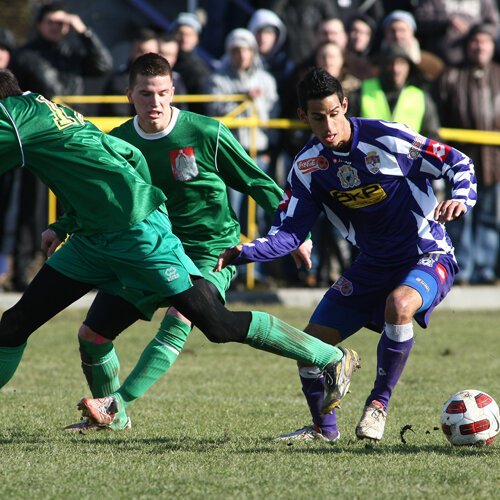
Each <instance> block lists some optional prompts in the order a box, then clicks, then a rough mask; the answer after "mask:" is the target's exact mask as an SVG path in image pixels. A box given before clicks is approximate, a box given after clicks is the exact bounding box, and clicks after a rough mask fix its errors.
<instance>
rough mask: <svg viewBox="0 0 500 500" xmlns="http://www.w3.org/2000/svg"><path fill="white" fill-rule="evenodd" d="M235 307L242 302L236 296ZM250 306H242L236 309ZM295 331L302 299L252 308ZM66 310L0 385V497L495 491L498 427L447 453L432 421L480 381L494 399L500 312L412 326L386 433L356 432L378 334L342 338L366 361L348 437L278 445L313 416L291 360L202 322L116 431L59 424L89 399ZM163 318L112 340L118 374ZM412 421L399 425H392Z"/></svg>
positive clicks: (351, 399)
mask: <svg viewBox="0 0 500 500" xmlns="http://www.w3.org/2000/svg"><path fill="white" fill-rule="evenodd" d="M231 308H232V309H238V308H242V307H238V306H234V305H233V306H231ZM245 308H246V307H245ZM257 308H258V309H261V310H267V311H269V312H271V313H273V314H276V315H277V316H279V317H281V318H283V319H286V320H287V321H288V322H290V323H292V324H293V325H295V326H297V327H303V326H304V325H305V324H306V322H307V320H308V317H309V315H310V312H311V311H310V310H305V309H304V310H301V309H296V308H294V309H291V308H285V307H280V306H272V307H270V306H264V305H262V306H259V307H257ZM83 315H84V312H83V311H75V310H72V311H67V312H65V313H62V314H61V315H59V316H58V317H57V318H55V319H53V320H52V321H51V322H50V323H49V324H48V325H46V326H44V327H43V328H42V329H41V330H40V331H39V332H37V333H36V334H35V335H33V336H32V338H31V340H30V341H29V344H28V347H27V349H26V351H25V355H24V358H23V360H22V362H21V365H20V367H19V369H18V371H17V373H16V375H15V376H14V378H13V379H12V380H11V381H10V382H9V384H8V385H6V386H5V387H4V388H3V389H2V391H1V393H0V401H1V404H0V450H1V454H0V498H1V499H3V500H6V499H24V498H26V499H28V498H29V499H33V498H37V499H49V498H50V499H80V498H81V499H84V498H102V499H108V498H110V499H111V498H118V499H148V498H183V499H184V498H186V499H198V498H199V499H201V498H206V499H219V498H220V499H227V498H237V499H245V498H254V499H261V498H262V499H263V498H270V499H275V498H283V499H292V498H293V499H302V498H303V499H308V500H309V499H312V498H327V497H330V498H340V499H344V498H346V499H358V498H359V499H361V498H363V499H365V498H366V499H372V498H374V499H377V498H380V499H382V498H391V499H392V498H394V499H400V498H401V499H402V498H432V499H441V498H443V499H445V498H450V499H451V498H453V499H457V498H460V499H469V498H470V499H480V498H488V499H491V498H498V497H499V495H500V493H499V492H500V437H499V438H498V440H497V441H496V442H494V443H493V444H492V445H491V446H490V447H488V448H482V449H476V448H454V447H452V446H451V445H450V444H448V442H447V441H446V439H445V437H444V435H443V434H442V433H441V431H440V430H439V421H440V413H441V408H442V405H443V404H444V402H445V401H446V400H447V399H448V397H449V396H451V395H452V394H453V393H454V392H456V391H458V390H461V389H469V388H474V389H481V390H483V391H485V392H488V393H489V394H490V395H492V396H493V397H494V398H495V399H496V400H497V402H500V347H499V346H500V340H499V339H500V337H499V331H498V330H499V327H498V326H499V325H500V311H498V312H474V313H466V312H456V313H450V312H439V311H436V312H435V313H434V314H433V318H432V321H431V327H430V329H428V330H422V329H420V328H418V327H416V342H415V346H414V349H413V352H412V355H411V356H410V360H409V362H408V365H407V368H406V370H405V373H404V374H403V377H402V380H401V381H400V383H399V385H398V387H397V388H396V391H395V393H394V396H393V399H392V402H391V407H390V412H389V416H388V421H387V426H386V432H385V436H384V439H383V441H382V442H381V443H380V444H378V445H377V446H367V445H365V444H364V443H363V442H357V441H356V439H355V437H354V427H355V425H356V423H357V421H358V419H359V417H360V413H361V410H362V407H363V404H364V400H365V398H366V396H367V395H368V393H369V391H370V389H371V387H372V384H373V379H374V372H375V349H376V344H377V341H378V335H376V334H374V333H372V332H369V331H367V330H363V331H361V332H359V333H358V334H357V335H355V336H354V337H353V338H352V339H350V340H348V341H347V344H346V345H349V346H350V347H353V348H355V349H357V350H358V352H359V353H360V356H361V362H362V369H361V370H360V371H359V372H357V373H356V374H355V376H354V378H353V382H352V384H351V391H352V392H351V394H349V395H348V396H347V398H346V400H345V402H344V403H343V404H342V408H341V409H340V410H339V412H338V416H339V423H340V430H341V433H342V439H341V440H340V441H339V442H337V443H335V444H334V445H331V444H329V443H324V442H296V443H294V444H293V445H288V444H286V443H283V442H274V441H273V437H275V436H277V435H278V434H280V433H282V432H288V431H292V430H294V429H297V428H299V427H302V426H303V425H306V424H308V423H309V416H308V415H309V414H308V411H307V408H306V404H305V400H304V398H303V396H302V393H301V388H300V383H299V380H298V376H297V370H296V367H295V363H294V362H293V361H291V360H287V359H284V358H278V357H277V356H273V355H271V354H268V353H264V352H261V351H256V350H253V349H251V348H249V347H248V346H241V345H236V344H232V345H215V344H210V343H209V342H208V341H207V340H206V339H205V338H204V337H203V336H202V335H201V334H200V332H198V331H195V332H193V334H192V335H191V336H190V339H189V341H188V343H187V344H186V347H185V349H184V351H183V353H182V354H181V356H180V358H179V360H178V361H177V363H176V364H175V365H174V366H173V367H172V369H171V370H170V372H169V373H168V374H167V375H166V376H165V377H163V379H162V380H160V381H159V382H158V383H157V384H156V385H155V386H154V387H153V388H152V389H151V390H150V391H149V392H148V393H147V394H146V395H145V397H143V398H142V399H140V400H139V401H137V402H136V403H135V404H134V405H132V406H131V407H129V410H130V411H129V414H130V416H131V417H132V420H133V428H132V429H131V430H130V431H125V432H99V433H86V434H79V433H65V432H62V431H61V428H62V427H64V426H65V425H68V424H70V423H74V422H76V421H78V419H79V413H78V412H77V410H76V403H77V402H78V400H79V399H80V398H81V397H83V396H85V395H88V390H87V387H86V383H85V381H84V378H83V375H82V374H81V371H80V358H79V354H78V348H77V342H76V337H75V335H76V331H77V329H78V326H79V324H80V322H81V320H82V318H83ZM160 317H161V316H160V315H157V316H156V318H155V321H153V322H152V323H151V324H149V323H145V322H141V323H138V324H137V325H135V326H134V327H133V328H131V329H130V330H129V331H128V332H127V333H126V334H124V335H123V336H122V338H119V339H118V341H117V342H116V347H117V351H118V353H119V355H120V358H121V364H122V374H127V373H128V372H129V370H130V369H131V368H132V366H133V363H134V362H135V360H136V358H137V357H138V355H139V352H140V351H142V348H143V347H144V346H145V345H146V344H147V343H148V342H149V340H150V339H151V337H152V335H153V333H154V331H155V329H156V327H157V326H158V324H159V319H160ZM406 425H411V426H412V430H411V431H407V432H406V433H405V434H404V436H403V437H404V440H405V441H406V443H403V441H402V439H401V429H402V428H403V427H404V426H406Z"/></svg>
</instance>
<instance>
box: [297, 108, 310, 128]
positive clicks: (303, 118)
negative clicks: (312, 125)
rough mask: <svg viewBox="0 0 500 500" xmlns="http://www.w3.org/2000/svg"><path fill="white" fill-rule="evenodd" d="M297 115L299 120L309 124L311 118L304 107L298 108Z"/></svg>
mask: <svg viewBox="0 0 500 500" xmlns="http://www.w3.org/2000/svg"><path fill="white" fill-rule="evenodd" d="M297 115H298V116H299V120H300V121H301V122H303V123H305V124H306V125H309V118H307V115H306V113H304V110H303V109H302V108H297Z"/></svg>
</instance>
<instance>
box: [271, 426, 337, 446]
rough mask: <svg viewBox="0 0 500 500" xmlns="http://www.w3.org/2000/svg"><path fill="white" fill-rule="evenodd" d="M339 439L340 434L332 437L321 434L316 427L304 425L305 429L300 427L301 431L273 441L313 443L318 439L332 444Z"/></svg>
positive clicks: (283, 435) (284, 435)
mask: <svg viewBox="0 0 500 500" xmlns="http://www.w3.org/2000/svg"><path fill="white" fill-rule="evenodd" d="M339 438H340V432H337V435H336V436H335V437H332V436H329V435H325V434H323V433H322V431H321V429H320V428H319V427H318V426H317V425H306V426H305V427H302V429H298V430H296V431H294V432H290V433H289V434H282V435H281V436H278V437H277V438H274V441H313V440H315V439H319V440H321V441H328V442H330V443H332V442H333V441H337V439H339Z"/></svg>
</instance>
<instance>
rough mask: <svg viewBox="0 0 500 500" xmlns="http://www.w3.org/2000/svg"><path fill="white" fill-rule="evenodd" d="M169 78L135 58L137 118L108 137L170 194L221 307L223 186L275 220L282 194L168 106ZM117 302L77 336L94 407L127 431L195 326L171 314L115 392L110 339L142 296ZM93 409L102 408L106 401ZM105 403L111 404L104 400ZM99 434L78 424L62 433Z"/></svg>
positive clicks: (108, 302) (226, 208) (155, 59)
mask: <svg viewBox="0 0 500 500" xmlns="http://www.w3.org/2000/svg"><path fill="white" fill-rule="evenodd" d="M171 74H172V73H171V68H170V65H169V63H168V61H167V60H166V59H164V58H163V57H161V56H159V55H158V54H153V53H149V54H145V55H143V56H141V57H139V58H138V59H136V61H135V62H134V63H133V65H132V66H131V69H130V75H129V88H128V89H127V96H128V99H129V101H130V102H131V103H132V104H133V105H134V106H135V109H136V112H137V115H136V116H135V117H134V118H133V119H131V120H128V121H127V122H126V123H124V124H123V125H122V126H120V127H117V128H115V129H114V130H112V131H111V135H113V136H116V137H119V138H121V139H124V140H126V141H127V142H129V143H130V144H132V145H134V146H136V147H137V148H138V149H139V150H140V151H141V152H142V153H143V154H144V156H145V158H146V160H147V163H148V166H149V170H150V173H151V178H152V183H153V184H154V185H155V186H157V187H159V188H160V189H161V190H162V191H163V192H164V193H165V195H166V196H167V200H166V207H167V210H168V214H169V218H170V221H171V223H172V230H173V232H174V234H175V235H176V236H177V237H179V239H180V240H181V242H182V244H183V246H184V250H185V251H186V253H187V255H188V256H189V257H190V258H191V259H192V260H193V262H194V263H195V264H196V265H197V267H198V269H199V270H200V271H201V272H202V274H203V276H204V277H205V278H206V279H207V280H208V281H209V282H210V285H209V286H210V288H211V289H212V292H213V293H214V294H215V296H216V297H217V300H219V301H221V302H222V303H224V302H225V295H226V291H227V289H228V288H229V285H230V282H231V279H232V277H233V275H234V272H235V268H234V266H230V267H228V268H225V269H224V270H223V271H222V272H213V268H214V267H215V265H216V264H217V258H218V256H219V254H220V253H221V252H222V251H223V250H225V249H226V248H227V247H229V246H232V245H237V244H238V243H239V242H240V224H239V222H238V220H237V218H236V216H235V214H234V212H233V209H232V208H231V205H230V203H229V197H228V194H227V187H228V186H229V187H231V188H233V189H236V190H238V191H240V192H243V193H246V194H249V195H251V196H252V197H253V198H254V199H255V200H256V201H257V202H258V203H259V205H260V206H262V207H263V208H264V209H265V210H266V211H267V212H268V213H269V215H271V216H273V215H274V213H275V212H276V209H277V207H278V205H279V202H280V200H281V196H282V194H283V193H282V190H281V189H280V188H279V187H278V185H277V184H276V183H275V182H274V181H273V180H272V179H271V178H270V177H269V176H268V175H267V174H265V173H264V172H263V171H262V170H261V169H260V168H259V167H258V166H257V165H256V164H255V162H254V161H253V160H252V158H250V156H249V155H248V154H247V153H246V151H245V150H244V149H243V147H242V146H241V145H240V143H239V142H238V141H237V140H236V139H235V137H234V136H233V134H232V133H231V132H230V131H229V130H228V129H227V128H226V127H225V126H224V125H223V124H222V123H221V122H219V121H217V120H214V119H212V118H208V117H206V116H202V115H199V114H195V113H190V112H187V111H181V110H179V109H177V108H175V107H173V106H171V104H172V100H173V96H174V88H173V87H172V76H171ZM304 246H305V247H306V248H302V250H301V249H299V250H300V251H299V252H298V253H297V254H294V255H293V256H294V258H295V259H296V261H297V265H300V263H301V261H302V260H304V261H305V262H306V264H307V265H308V267H310V260H309V253H310V252H308V250H310V241H308V242H306V243H304V244H303V247H304ZM121 295H122V297H123V298H120V297H115V296H112V295H109V294H106V293H103V292H100V293H99V294H98V296H97V297H96V299H95V301H94V303H93V305H92V306H91V309H90V310H89V313H88V315H87V318H86V319H85V321H84V323H83V325H82V327H81V328H80V331H79V335H78V338H79V342H80V353H81V356H82V367H83V370H84V373H85V375H86V377H87V381H88V383H89V386H90V389H91V391H92V395H93V396H94V398H96V399H102V398H103V397H104V396H108V395H109V396H111V398H114V399H116V401H117V404H118V407H119V408H120V410H119V412H117V413H116V414H115V417H114V419H113V421H112V423H111V424H110V427H111V428H112V429H114V430H118V429H124V428H128V427H129V426H130V419H129V418H128V416H127V414H126V408H127V406H128V405H129V404H130V403H132V402H133V401H134V400H135V399H137V398H138V397H140V396H142V395H143V394H144V392H145V391H146V390H147V389H148V388H149V387H150V386H151V385H152V384H153V383H154V382H155V381H156V380H158V378H160V377H161V376H162V375H163V374H164V373H165V372H166V371H167V370H168V369H169V368H170V366H171V365H172V363H173V362H174V361H175V360H176V358H177V356H178V354H179V353H180V352H181V350H182V347H183V346H184V343H185V341H186V339H187V336H188V334H189V332H190V331H191V328H192V323H191V321H189V320H188V319H187V318H186V317H185V316H183V315H182V314H181V313H180V312H179V311H177V310H176V309H175V307H170V308H169V309H168V311H167V313H166V316H165V317H164V319H163V321H162V325H161V328H160V330H159V331H158V333H157V334H156V336H155V338H154V339H153V340H152V341H151V342H150V344H149V345H148V346H147V347H146V349H145V350H144V352H143V354H142V356H141V358H140V359H139V362H138V364H137V366H136V367H135V368H134V370H133V371H132V372H131V374H130V375H129V376H128V377H127V378H126V380H125V381H124V383H123V384H122V385H121V386H120V384H119V377H118V374H119V362H118V357H117V355H116V352H115V350H114V348H113V343H112V341H113V340H114V339H115V338H116V337H117V335H118V334H119V333H120V332H121V331H123V329H124V328H126V327H127V326H128V325H129V324H132V323H133V322H134V321H136V320H137V319H139V318H141V317H143V315H142V314H141V311H140V310H139V309H138V308H137V307H136V306H135V305H134V304H137V301H138V298H137V297H135V296H131V295H130V294H128V293H127V292H125V293H123V294H121ZM125 299H128V300H129V302H127V301H126V300H125ZM144 306H145V305H144V304H142V306H141V308H142V309H144ZM154 307H155V304H152V308H153V309H154ZM117 318H120V320H117ZM96 343H97V347H96ZM86 404H93V402H92V401H91V400H90V401H88V402H87V403H86ZM96 404H99V405H100V406H102V402H101V403H96ZM110 404H111V400H107V405H108V406H109V405H110ZM114 406H116V405H115V404H114V403H113V408H114ZM84 410H85V411H87V409H84ZM100 428H102V427H99V426H97V425H96V424H95V423H93V422H91V421H89V419H84V420H83V421H81V422H79V423H77V424H74V425H70V426H68V427H66V430H99V429H100Z"/></svg>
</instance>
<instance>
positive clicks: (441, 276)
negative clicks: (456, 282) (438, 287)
mask: <svg viewBox="0 0 500 500" xmlns="http://www.w3.org/2000/svg"><path fill="white" fill-rule="evenodd" d="M436 272H437V273H438V276H439V279H440V280H441V283H444V280H445V279H446V276H448V273H447V272H446V268H445V267H444V266H443V264H438V265H437V266H436Z"/></svg>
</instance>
